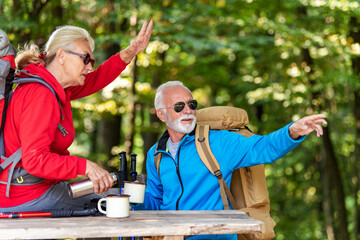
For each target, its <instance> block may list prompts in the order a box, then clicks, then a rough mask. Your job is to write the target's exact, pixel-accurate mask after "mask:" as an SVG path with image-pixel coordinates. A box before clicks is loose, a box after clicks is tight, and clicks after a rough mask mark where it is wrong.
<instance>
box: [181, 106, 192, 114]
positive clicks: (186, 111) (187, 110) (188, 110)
mask: <svg viewBox="0 0 360 240" xmlns="http://www.w3.org/2000/svg"><path fill="white" fill-rule="evenodd" d="M191 111H192V110H191V108H190V107H189V105H188V104H185V107H184V110H183V113H185V114H190V113H191Z"/></svg>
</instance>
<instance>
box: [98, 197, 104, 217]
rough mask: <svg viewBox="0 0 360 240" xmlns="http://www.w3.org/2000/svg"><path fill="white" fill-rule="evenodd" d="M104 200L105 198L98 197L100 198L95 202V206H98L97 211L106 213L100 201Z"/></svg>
mask: <svg viewBox="0 0 360 240" xmlns="http://www.w3.org/2000/svg"><path fill="white" fill-rule="evenodd" d="M105 201H106V198H102V199H100V200H99V201H98V204H97V207H98V210H99V212H101V213H103V214H106V211H104V210H103V209H102V207H101V203H102V202H105Z"/></svg>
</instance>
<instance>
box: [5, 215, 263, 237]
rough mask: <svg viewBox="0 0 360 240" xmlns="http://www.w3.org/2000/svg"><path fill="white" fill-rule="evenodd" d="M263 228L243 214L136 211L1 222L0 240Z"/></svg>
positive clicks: (242, 230) (179, 234)
mask: <svg viewBox="0 0 360 240" xmlns="http://www.w3.org/2000/svg"><path fill="white" fill-rule="evenodd" d="M261 225H262V222H260V221H257V220H255V219H252V218H250V217H248V216H247V215H246V214H245V213H243V212H241V211H133V212H131V213H130V217H128V218H120V219H112V218H107V217H105V216H96V217H70V218H21V219H1V220H0V239H15V238H16V239H25V238H26V239H29V238H37V239H46V238H95V237H119V236H123V237H130V236H185V235H198V234H232V233H260V232H261V231H262V226H261ZM175 239H176V238H175ZM179 239H181V238H179Z"/></svg>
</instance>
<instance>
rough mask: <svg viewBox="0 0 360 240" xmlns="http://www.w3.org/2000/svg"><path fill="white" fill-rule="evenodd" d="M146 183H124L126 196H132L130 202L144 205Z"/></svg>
mask: <svg viewBox="0 0 360 240" xmlns="http://www.w3.org/2000/svg"><path fill="white" fill-rule="evenodd" d="M145 186H146V185H145V183H140V182H124V191H123V193H124V194H127V195H130V198H129V202H131V203H143V202H144V196H145Z"/></svg>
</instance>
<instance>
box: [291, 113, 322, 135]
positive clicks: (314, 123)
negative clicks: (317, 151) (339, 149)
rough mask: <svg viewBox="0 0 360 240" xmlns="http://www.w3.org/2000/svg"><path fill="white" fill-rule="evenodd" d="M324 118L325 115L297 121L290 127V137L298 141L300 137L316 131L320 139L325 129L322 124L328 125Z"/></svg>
mask: <svg viewBox="0 0 360 240" xmlns="http://www.w3.org/2000/svg"><path fill="white" fill-rule="evenodd" d="M324 118H325V115H324V114H315V115H311V116H307V117H303V118H301V119H299V120H297V121H296V122H294V123H293V124H291V126H290V127H289V134H290V137H291V138H292V139H298V138H299V137H301V136H304V135H307V134H309V133H311V132H313V131H316V135H317V136H318V137H320V136H321V135H323V128H322V126H321V124H324V125H327V122H326V120H325V119H324Z"/></svg>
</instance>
